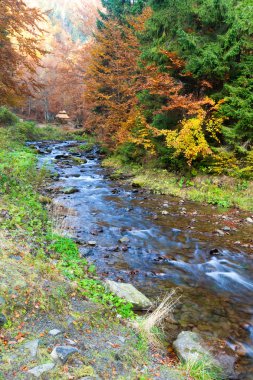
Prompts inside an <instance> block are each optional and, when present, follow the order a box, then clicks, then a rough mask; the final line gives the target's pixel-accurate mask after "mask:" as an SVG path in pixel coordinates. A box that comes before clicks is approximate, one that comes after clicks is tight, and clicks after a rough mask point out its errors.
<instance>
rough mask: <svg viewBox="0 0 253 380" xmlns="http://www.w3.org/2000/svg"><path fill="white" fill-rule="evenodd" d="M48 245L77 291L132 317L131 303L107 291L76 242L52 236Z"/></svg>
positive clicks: (127, 316) (123, 314) (124, 315)
mask: <svg viewBox="0 0 253 380" xmlns="http://www.w3.org/2000/svg"><path fill="white" fill-rule="evenodd" d="M52 238H53V242H52V243H51V244H50V245H49V247H48V249H49V251H50V250H52V251H53V252H54V253H56V254H58V257H57V258H58V259H59V264H58V268H59V269H60V271H61V272H62V273H63V275H64V276H65V277H67V278H68V279H69V280H71V281H75V283H76V284H77V286H78V290H79V292H80V293H81V294H82V295H83V296H85V297H86V298H88V299H90V300H91V301H93V302H97V303H100V304H102V305H104V306H105V307H107V308H109V309H110V310H112V311H115V312H117V313H118V314H120V315H121V316H122V317H125V318H133V317H134V313H133V311H132V305H131V304H130V303H129V302H126V301H125V300H123V299H121V298H119V297H117V296H115V295H114V294H112V293H110V292H108V291H107V290H106V288H105V286H104V284H103V283H102V282H101V281H99V280H98V279H96V278H93V276H94V275H95V272H96V269H95V266H94V265H90V264H89V263H88V262H87V260H86V259H84V258H81V257H80V254H79V251H78V248H77V246H76V244H75V243H74V242H73V241H72V240H71V239H69V238H67V237H61V236H53V237H52Z"/></svg>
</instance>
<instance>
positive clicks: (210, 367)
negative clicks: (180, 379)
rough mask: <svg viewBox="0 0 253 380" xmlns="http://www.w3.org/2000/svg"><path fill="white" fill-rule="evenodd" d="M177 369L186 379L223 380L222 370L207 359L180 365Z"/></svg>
mask: <svg viewBox="0 0 253 380" xmlns="http://www.w3.org/2000/svg"><path fill="white" fill-rule="evenodd" d="M178 369H179V370H180V371H182V373H183V374H185V376H186V379H195V380H224V375H223V373H222V369H221V368H220V367H219V366H218V365H217V366H215V365H214V363H213V362H212V361H210V358H208V357H203V358H202V359H200V360H196V361H188V362H186V363H182V364H180V365H179V366H178Z"/></svg>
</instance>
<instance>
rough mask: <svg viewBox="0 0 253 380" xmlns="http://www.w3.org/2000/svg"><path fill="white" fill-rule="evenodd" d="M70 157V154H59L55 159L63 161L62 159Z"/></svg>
mask: <svg viewBox="0 0 253 380" xmlns="http://www.w3.org/2000/svg"><path fill="white" fill-rule="evenodd" d="M68 157H69V155H68V154H57V155H56V156H55V157H54V158H55V159H56V160H62V159H65V158H68Z"/></svg>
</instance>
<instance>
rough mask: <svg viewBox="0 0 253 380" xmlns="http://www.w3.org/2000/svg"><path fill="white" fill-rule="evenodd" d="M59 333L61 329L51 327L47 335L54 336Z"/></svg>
mask: <svg viewBox="0 0 253 380" xmlns="http://www.w3.org/2000/svg"><path fill="white" fill-rule="evenodd" d="M59 334H61V330H58V329H53V330H50V331H49V335H52V336H56V335H59Z"/></svg>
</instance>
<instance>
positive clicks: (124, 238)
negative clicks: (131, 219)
mask: <svg viewBox="0 0 253 380" xmlns="http://www.w3.org/2000/svg"><path fill="white" fill-rule="evenodd" d="M119 242H120V243H122V244H124V243H125V244H127V243H129V242H130V239H129V238H128V237H127V236H123V237H122V238H121V239H119Z"/></svg>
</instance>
